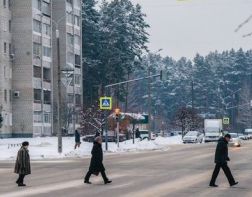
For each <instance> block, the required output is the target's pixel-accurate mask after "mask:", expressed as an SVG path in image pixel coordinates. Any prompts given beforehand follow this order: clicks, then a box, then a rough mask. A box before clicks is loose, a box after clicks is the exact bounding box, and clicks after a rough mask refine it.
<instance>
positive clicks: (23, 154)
mask: <svg viewBox="0 0 252 197" xmlns="http://www.w3.org/2000/svg"><path fill="white" fill-rule="evenodd" d="M28 146H29V142H23V143H22V146H21V148H20V149H19V151H18V153H17V159H16V164H15V169H14V172H15V173H16V174H18V175H19V177H18V179H17V181H16V183H17V184H18V186H19V187H22V186H26V185H25V184H24V177H25V176H26V175H28V174H31V165H30V156H29V151H28Z"/></svg>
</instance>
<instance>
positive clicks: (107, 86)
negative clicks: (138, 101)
mask: <svg viewBox="0 0 252 197" xmlns="http://www.w3.org/2000/svg"><path fill="white" fill-rule="evenodd" d="M156 77H160V80H162V78H163V71H162V70H161V71H160V74H156V75H148V76H147V77H140V78H137V79H131V80H127V81H122V82H119V83H113V84H109V85H106V86H105V96H108V95H109V92H108V90H109V88H111V87H114V86H119V85H123V84H126V83H127V84H128V83H131V82H137V81H142V80H145V79H151V78H156ZM108 116H109V114H108V112H107V111H106V112H105V120H106V121H105V147H106V151H107V150H108ZM133 135H134V132H133ZM117 142H118V147H119V120H118V121H117Z"/></svg>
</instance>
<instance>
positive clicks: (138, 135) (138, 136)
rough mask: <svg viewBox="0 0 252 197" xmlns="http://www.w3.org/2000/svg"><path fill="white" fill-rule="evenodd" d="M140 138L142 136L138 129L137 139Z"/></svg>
mask: <svg viewBox="0 0 252 197" xmlns="http://www.w3.org/2000/svg"><path fill="white" fill-rule="evenodd" d="M140 137H141V134H140V131H139V129H138V128H137V129H136V138H140Z"/></svg>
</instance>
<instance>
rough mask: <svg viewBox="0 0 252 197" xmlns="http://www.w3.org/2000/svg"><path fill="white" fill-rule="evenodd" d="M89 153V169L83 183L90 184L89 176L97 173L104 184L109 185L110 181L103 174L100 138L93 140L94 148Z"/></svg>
mask: <svg viewBox="0 0 252 197" xmlns="http://www.w3.org/2000/svg"><path fill="white" fill-rule="evenodd" d="M91 153H92V158H91V162H90V167H89V171H88V173H87V174H86V176H85V179H84V183H87V184H91V182H90V181H89V179H90V177H91V175H92V174H94V175H98V174H99V172H100V173H101V175H102V178H103V180H104V184H108V183H111V182H112V181H111V180H109V179H108V178H107V176H106V173H105V168H104V166H103V163H102V161H103V151H102V138H101V137H100V136H98V137H96V138H95V141H94V146H93V149H92V152H91Z"/></svg>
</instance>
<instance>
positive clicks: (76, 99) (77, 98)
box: [75, 94, 81, 105]
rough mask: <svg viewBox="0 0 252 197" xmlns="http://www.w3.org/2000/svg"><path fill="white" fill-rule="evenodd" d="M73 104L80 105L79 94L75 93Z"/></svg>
mask: <svg viewBox="0 0 252 197" xmlns="http://www.w3.org/2000/svg"><path fill="white" fill-rule="evenodd" d="M75 104H76V105H81V95H79V94H76V95H75Z"/></svg>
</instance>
